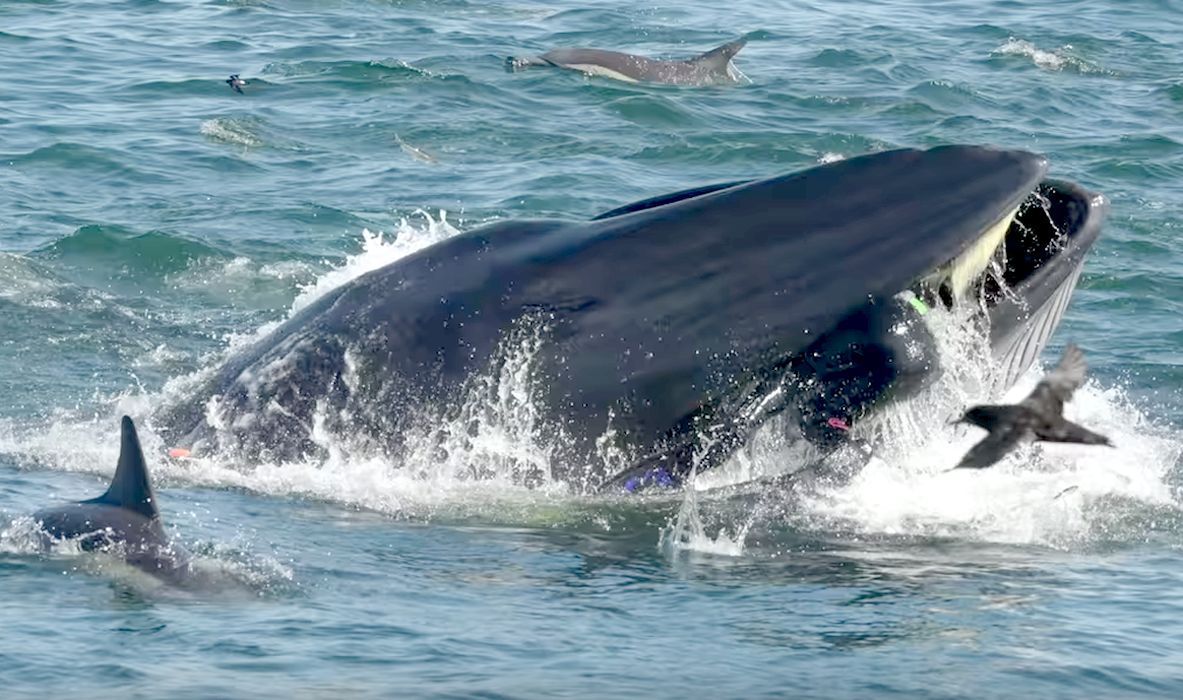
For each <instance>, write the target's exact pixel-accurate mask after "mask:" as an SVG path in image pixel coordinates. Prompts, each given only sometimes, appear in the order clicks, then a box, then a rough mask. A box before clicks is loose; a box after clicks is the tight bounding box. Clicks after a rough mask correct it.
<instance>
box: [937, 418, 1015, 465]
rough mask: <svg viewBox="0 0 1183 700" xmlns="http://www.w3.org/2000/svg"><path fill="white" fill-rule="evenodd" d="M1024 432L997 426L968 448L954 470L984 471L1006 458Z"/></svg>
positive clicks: (1012, 427) (1012, 426)
mask: <svg viewBox="0 0 1183 700" xmlns="http://www.w3.org/2000/svg"><path fill="white" fill-rule="evenodd" d="M1025 432H1026V431H1025V430H1024V429H1023V428H1020V427H1018V426H1016V425H1008V426H999V427H997V428H995V429H994V430H993V431H992V432H991V433H990V434H989V435H987V436H986V437H984V438H982V439H981V440H980V441H979V442H978V444H976V445H974V446H973V447H971V448H969V452H966V453H965V456H964V457H962V458H961V461H960V462H958V463H957V466H956V467H953V468H954V469H985V468H986V467H988V466H990V465H992V464H994V463H995V462H997V461H998V460H1000V459H1002V458H1003V457H1004V456H1006V453H1007V452H1010V451H1011V450H1013V449H1014V448H1015V446H1016V445H1018V444H1019V441H1020V440H1022V439H1023V434H1024V433H1025Z"/></svg>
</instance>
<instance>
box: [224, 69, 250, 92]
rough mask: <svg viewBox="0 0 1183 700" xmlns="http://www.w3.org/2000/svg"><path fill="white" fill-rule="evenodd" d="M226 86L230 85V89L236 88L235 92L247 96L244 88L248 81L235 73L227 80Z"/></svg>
mask: <svg viewBox="0 0 1183 700" xmlns="http://www.w3.org/2000/svg"><path fill="white" fill-rule="evenodd" d="M226 84H227V85H229V86H230V87H232V88H234V91H235V92H237V93H239V94H245V93H243V91H242V88H243V86H244V85H246V81H245V80H243V79H242V78H240V77H238V73H235V74H234V75H232V76H230V77H229V78H227V79H226Z"/></svg>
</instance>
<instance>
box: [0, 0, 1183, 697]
mask: <svg viewBox="0 0 1183 700" xmlns="http://www.w3.org/2000/svg"><path fill="white" fill-rule="evenodd" d="M1180 19H1183V5H1180V3H1178V2H1174V1H1167V0H1159V1H1157V2H1155V1H1151V0H1133V1H1130V2H1116V1H1115V0H1111V1H1110V2H1085V1H1075V2H1073V1H1065V2H1058V3H1051V4H1046V5H1044V6H1040V5H1037V4H1033V3H1019V2H1009V1H1001V0H992V1H989V2H946V3H940V4H939V7H938V6H937V5H934V4H933V3H926V2H919V1H918V0H914V1H910V0H884V1H881V2H857V3H856V2H842V3H838V2H832V3H822V2H813V3H801V2H793V3H789V2H778V1H771V0H770V1H768V2H761V3H732V4H729V5H724V6H720V5H718V4H714V3H706V2H698V1H694V2H683V3H678V4H677V5H676V6H675V5H673V4H670V5H669V6H666V7H654V6H637V5H625V4H618V3H603V2H593V3H588V4H584V5H576V4H573V3H571V2H569V0H559V2H557V3H546V4H543V3H531V2H527V1H525V0H522V1H521V2H516V3H506V2H472V3H469V2H464V1H461V0H437V1H432V2H414V1H407V2H397V1H393V0H391V1H387V2H379V1H377V0H373V1H363V0H337V1H331V0H220V1H206V2H184V3H182V2H162V1H159V0H136V1H132V2H118V3H117V2H111V3H99V2H86V1H85V0H5V1H4V2H3V3H0V66H3V67H4V69H5V73H6V75H5V82H4V86H3V87H2V88H0V95H2V99H0V395H2V396H4V397H5V398H6V400H5V401H3V402H0V516H2V518H3V522H4V523H5V524H6V525H5V527H4V532H3V535H2V536H0V572H2V575H0V597H2V598H3V600H4V601H5V604H4V605H3V606H0V627H2V628H3V630H4V634H3V636H2V637H0V686H2V687H3V688H4V689H5V691H4V695H5V697H45V696H58V695H62V694H64V693H67V692H69V693H71V694H80V695H85V696H89V697H108V696H119V697H161V696H165V695H167V696H172V697H222V696H251V697H337V696H341V695H345V694H349V695H350V696H354V697H402V696H414V697H420V696H440V697H472V696H482V697H558V696H566V697H605V696H615V695H623V694H625V693H634V694H643V695H644V696H646V697H688V696H690V697H697V696H703V695H711V696H719V697H737V698H738V697H744V698H748V697H882V696H890V695H897V696H904V697H975V698H976V697H1013V696H1016V695H1019V694H1027V695H1032V696H1048V697H1094V696H1103V697H1122V696H1178V695H1179V694H1180V693H1181V692H1183V635H1181V634H1180V633H1179V631H1178V630H1177V625H1176V624H1175V620H1176V619H1177V618H1178V617H1179V616H1180V614H1181V613H1183V595H1181V594H1180V591H1181V590H1183V585H1181V584H1183V562H1181V561H1180V553H1181V551H1183V502H1181V500H1180V493H1179V486H1180V483H1181V482H1180V468H1181V466H1183V464H1181V461H1180V454H1181V452H1183V239H1181V238H1180V236H1179V226H1180V224H1179V222H1180V220H1181V218H1183V217H1181V214H1183V38H1181V35H1180V33H1179V32H1178V31H1177V26H1178V24H1179V22H1180ZM741 34H748V35H749V36H750V38H751V41H750V43H749V45H748V46H747V48H745V49H744V51H743V52H742V53H741V54H740V55H739V57H738V59H737V65H738V66H739V68H740V69H741V70H742V71H743V72H744V73H745V74H746V75H747V77H748V78H749V79H750V81H751V82H750V84H745V85H741V86H736V87H710V88H700V89H685V88H669V87H661V86H640V85H630V84H624V83H617V82H611V81H609V80H606V79H599V78H595V79H589V78H584V77H582V76H580V75H578V74H574V73H567V72H560V71H546V70H537V71H530V72H525V73H518V74H510V73H506V72H505V71H504V68H503V65H502V62H503V59H504V57H505V56H507V55H510V54H518V53H534V52H538V51H541V50H544V49H546V48H549V47H552V46H558V45H592V46H600V47H604V48H615V49H625V50H632V51H637V52H641V53H646V54H650V55H661V56H682V55H689V54H693V53H697V52H700V51H704V50H706V49H708V48H711V47H713V46H715V45H717V44H720V43H723V42H724V41H727V40H730V39H732V38H734V37H736V36H738V35H741ZM230 73H239V74H241V75H242V77H243V78H244V79H246V80H247V81H248V85H247V87H246V92H245V94H243V95H239V94H236V93H234V92H233V91H231V90H230V88H229V87H228V86H227V85H226V84H225V83H224V82H223V81H224V80H225V78H226V77H227V76H228V75H229V74H230ZM948 142H982V143H993V144H998V145H1003V146H1008V147H1020V148H1026V149H1030V150H1034V151H1039V152H1043V153H1046V154H1048V156H1049V157H1050V160H1051V163H1052V166H1051V172H1052V174H1053V175H1054V176H1058V177H1066V178H1069V179H1073V180H1076V181H1079V182H1081V183H1082V184H1084V185H1086V186H1087V187H1089V188H1092V189H1095V190H1098V191H1101V192H1104V193H1105V194H1106V195H1108V196H1109V197H1110V199H1111V200H1112V205H1113V206H1112V212H1111V215H1110V218H1109V220H1108V223H1107V225H1106V228H1105V231H1104V234H1103V236H1102V238H1101V239H1100V240H1099V241H1098V243H1097V245H1096V246H1095V247H1094V249H1093V251H1092V253H1091V254H1090V257H1089V258H1088V262H1087V265H1086V267H1085V273H1084V276H1083V278H1082V280H1081V284H1080V287H1079V288H1078V290H1077V293H1076V295H1075V298H1074V301H1073V304H1072V306H1071V307H1070V308H1069V310H1068V312H1067V316H1066V318H1065V320H1064V322H1063V324H1062V326H1061V328H1060V330H1059V332H1058V333H1057V335H1056V337H1055V340H1054V342H1053V347H1052V348H1051V349H1050V350H1049V356H1048V357H1045V358H1044V359H1045V361H1051V360H1054V353H1058V351H1059V348H1060V347H1061V345H1062V344H1063V343H1064V342H1066V341H1068V340H1074V341H1076V342H1077V343H1079V344H1080V345H1081V346H1082V347H1083V348H1084V349H1085V351H1086V353H1087V354H1088V357H1089V360H1090V362H1091V365H1092V380H1091V382H1090V383H1089V384H1088V385H1087V386H1086V387H1085V389H1084V390H1082V391H1081V392H1080V393H1079V394H1078V396H1077V399H1076V400H1075V401H1074V402H1073V404H1072V405H1071V406H1070V411H1071V412H1072V415H1074V416H1075V417H1076V418H1078V419H1079V420H1081V421H1082V422H1085V423H1087V424H1088V425H1090V426H1093V427H1096V428H1097V429H1099V430H1102V431H1103V432H1106V433H1108V434H1110V435H1111V436H1112V437H1113V438H1114V441H1115V442H1116V443H1117V444H1118V447H1117V449H1116V450H1114V451H1101V452H1098V451H1090V450H1088V449H1085V448H1048V449H1047V450H1034V451H1028V452H1025V453H1022V454H1021V455H1020V456H1019V458H1018V459H1013V460H1011V461H1009V462H1008V463H1006V464H1005V465H1002V466H1000V467H999V468H997V469H995V470H991V471H990V472H987V473H982V474H968V475H961V474H956V475H951V476H944V477H942V476H939V475H938V472H939V471H940V470H941V469H943V468H945V467H946V466H947V465H948V464H951V463H953V462H954V461H955V460H956V458H957V457H958V456H959V455H960V453H961V451H962V450H964V449H965V448H966V447H967V446H968V445H969V444H971V443H972V442H973V440H974V437H975V436H974V435H972V434H970V433H967V432H944V430H945V429H942V428H931V427H928V428H921V429H919V430H914V431H912V432H910V433H908V434H906V435H903V436H902V437H900V439H899V440H898V442H897V444H895V445H894V446H893V449H892V450H890V451H889V452H888V453H886V454H885V455H884V459H883V461H882V463H877V464H874V465H872V466H871V467H868V469H867V470H866V472H865V473H864V474H861V475H860V476H859V477H858V478H856V479H855V480H854V481H853V482H852V483H850V484H846V485H843V486H834V487H824V486H823V487H819V488H818V489H816V490H811V491H807V492H801V493H779V492H774V493H769V494H763V495H760V494H752V493H750V492H740V493H738V494H730V493H729V494H726V495H719V494H717V493H702V494H698V495H697V497H696V498H695V499H685V500H683V499H682V498H680V497H675V498H672V499H654V500H636V499H634V500H625V501H617V500H613V499H607V500H597V499H587V498H576V497H573V496H570V495H568V494H567V493H566V492H565V490H564V489H563V488H562V485H561V484H544V485H543V487H541V488H539V489H535V490H526V489H523V488H520V487H517V486H514V485H513V484H511V483H503V482H501V481H499V480H496V479H494V480H492V481H490V482H485V483H473V482H466V481H462V480H457V479H455V478H453V477H452V476H451V475H450V474H448V473H446V472H444V471H442V470H434V469H433V465H431V464H421V465H416V467H417V468H416V469H414V470H408V469H398V468H396V467H395V466H394V465H389V464H384V463H382V462H380V461H377V460H371V459H365V458H361V457H357V456H355V455H350V454H342V453H334V454H333V455H332V456H330V458H329V459H328V460H327V461H325V462H322V463H302V464H286V465H271V464H234V463H228V464H226V463H216V462H206V461H201V460H192V461H172V460H167V459H165V458H164V457H163V456H162V455H161V452H162V448H163V447H165V446H164V445H162V444H161V443H160V441H159V439H158V438H156V436H155V435H154V433H153V432H152V429H151V425H150V422H145V420H146V418H147V416H149V415H150V414H151V412H152V409H153V407H155V406H157V405H159V403H160V402H161V401H162V400H164V398H165V397H175V396H177V395H178V394H183V392H184V391H185V387H186V386H187V384H186V381H185V380H186V378H191V377H192V376H194V373H198V372H200V371H201V370H203V369H208V368H210V367H212V366H215V365H216V364H217V362H218V360H219V358H220V357H221V356H222V355H223V353H224V352H225V351H226V348H227V347H228V346H231V345H233V344H235V343H241V342H245V341H246V340H249V339H250V338H251V337H254V336H255V335H256V334H257V333H258V332H260V329H263V328H265V326H266V324H269V323H274V322H276V321H279V320H281V319H283V318H286V317H287V315H288V314H289V313H290V312H291V311H292V310H293V309H294V308H298V307H300V306H302V305H303V304H306V303H307V302H308V301H309V300H310V299H312V298H314V297H315V296H316V295H318V294H319V293H322V292H323V291H325V290H327V289H329V288H331V287H332V286H333V285H335V284H339V283H341V282H343V281H345V280H347V279H349V278H351V277H353V276H355V275H357V274H360V272H361V271H363V270H366V269H371V268H373V267H376V266H378V265H381V264H383V263H384V262H387V261H390V260H394V259H397V258H398V257H400V256H401V255H404V254H406V253H407V252H409V251H410V250H413V249H415V248H417V247H421V246H423V245H427V244H429V243H431V242H432V241H434V240H439V239H440V238H442V237H446V236H448V235H452V234H454V233H455V232H457V231H463V230H467V229H471V228H473V227H476V226H479V225H481V224H483V223H486V222H489V221H494V220H500V219H505V218H513V217H526V216H540V215H542V216H557V217H585V216H588V215H592V214H594V213H597V212H599V211H602V210H605V209H608V208H611V207H614V206H617V205H620V204H623V203H625V202H628V201H631V200H634V199H638V198H640V197H644V196H649V195H654V194H658V193H661V192H665V191H670V190H674V189H679V188H684V187H688V186H693V185H698V184H704V183H708V182H718V181H726V180H731V179H739V178H749V177H758V176H765V175H773V174H778V173H781V172H784V171H788V170H793V169H798V168H803V167H808V166H811V165H815V164H817V163H819V162H826V161H830V160H835V159H838V158H843V157H848V156H852V155H857V154H860V153H864V152H868V151H873V150H881V149H885V148H890V147H896V146H927V145H935V144H940V143H948ZM380 233H381V235H379V234H380ZM1035 379H1036V377H1035V376H1032V377H1029V378H1027V379H1026V380H1025V382H1026V383H1025V384H1023V385H1020V387H1019V388H1018V391H1019V392H1020V393H1021V391H1022V390H1023V389H1024V388H1026V387H1029V386H1030V385H1031V383H1032V382H1034V381H1035ZM124 412H127V413H130V414H131V415H133V416H135V417H137V418H139V419H141V426H142V431H143V433H144V437H145V443H146V444H145V446H146V448H148V450H149V452H150V454H151V455H152V460H153V462H154V464H153V468H154V475H155V477H156V479H157V481H158V486H159V490H160V494H159V495H160V499H161V504H162V509H163V511H164V513H165V518H166V520H167V522H168V523H169V525H170V528H171V530H172V532H173V533H174V534H175V535H176V536H177V537H178V538H179V539H180V540H181V541H183V542H184V543H185V544H186V545H187V546H188V547H189V548H190V549H192V550H193V551H194V552H196V554H197V555H198V559H199V563H200V564H201V566H202V567H203V570H205V571H206V573H207V574H208V576H207V577H206V578H207V579H208V583H209V585H205V586H202V587H198V588H194V589H173V588H170V587H165V586H161V585H159V584H157V583H155V582H154V581H153V580H151V579H149V578H147V577H145V576H144V575H142V574H138V573H137V572H135V571H131V570H128V569H127V567H125V566H123V565H121V564H119V563H117V562H115V561H112V560H110V559H105V558H102V557H94V556H90V555H87V556H82V555H78V554H74V553H71V552H69V551H61V550H55V551H53V552H50V553H43V552H41V551H40V550H39V549H38V548H36V547H34V546H33V545H32V544H31V536H30V530H29V526H28V523H27V521H25V520H22V519H21V516H22V514H25V513H28V512H31V511H32V510H35V509H36V508H38V507H40V506H42V505H44V504H46V503H49V502H52V501H55V500H58V499H77V498H83V497H89V496H93V495H97V494H98V493H99V491H100V490H101V489H102V488H103V485H104V482H105V479H106V478H108V477H109V475H110V473H111V470H112V466H113V464H114V461H115V453H116V450H117V436H116V427H117V418H118V416H119V415H120V414H121V413H124ZM510 423H511V424H509V425H508V426H507V429H506V434H505V436H503V437H505V438H506V440H504V441H503V444H500V445H499V446H496V447H495V448H490V449H494V450H501V451H502V452H503V453H510V454H512V453H514V452H515V451H528V449H529V447H530V445H529V444H524V443H523V441H525V443H528V442H529V440H528V432H529V431H523V430H515V427H518V428H520V427H521V426H515V425H514V424H512V421H511V422H510ZM523 436H524V437H523ZM1102 452H1103V453H1102ZM764 458H765V459H770V460H772V461H774V462H775V461H777V460H778V459H779V460H782V461H783V460H784V459H787V458H788V457H786V456H785V455H777V454H775V453H774V454H772V455H770V456H768V455H766V456H765V457H764ZM412 472H413V473H412Z"/></svg>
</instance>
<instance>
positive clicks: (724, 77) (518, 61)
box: [505, 39, 748, 85]
mask: <svg viewBox="0 0 1183 700" xmlns="http://www.w3.org/2000/svg"><path fill="white" fill-rule="evenodd" d="M747 41H748V40H747V39H736V40H735V41H730V42H727V43H726V44H723V45H722V46H718V47H716V48H713V49H711V50H710V51H707V52H706V53H704V54H700V55H698V56H695V57H693V58H688V59H685V60H675V61H662V60H658V59H653V58H646V57H644V56H637V55H634V54H629V53H620V52H618V51H605V50H603V49H551V50H550V51H547V52H546V53H544V54H540V55H538V56H523V57H515V56H510V57H509V58H507V59H506V64H505V65H506V68H507V69H508V70H511V71H516V70H524V69H526V68H530V67H534V66H553V67H556V68H566V69H568V70H575V71H579V72H581V73H585V74H587V75H598V76H603V77H606V78H614V79H616V80H623V81H625V82H630V83H640V82H645V83H665V84H667V85H716V84H722V83H735V82H739V81H740V80H742V79H743V74H741V73H740V72H739V70H738V69H737V68H736V67H735V65H734V64H733V63H732V62H731V59H733V58H734V57H735V54H737V53H739V51H740V49H742V48H743V47H744V45H745V44H747Z"/></svg>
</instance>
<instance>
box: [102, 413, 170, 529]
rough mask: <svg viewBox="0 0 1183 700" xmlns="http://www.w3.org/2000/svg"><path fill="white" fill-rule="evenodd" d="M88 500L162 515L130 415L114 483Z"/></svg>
mask: <svg viewBox="0 0 1183 700" xmlns="http://www.w3.org/2000/svg"><path fill="white" fill-rule="evenodd" d="M86 502H87V503H102V504H104V505H109V506H116V507H118V508H124V509H127V510H130V511H133V512H135V513H139V514H140V515H142V516H144V517H145V518H148V519H150V520H154V519H158V518H160V510H159V509H158V508H157V507H156V494H155V493H154V492H153V491H152V482H151V481H150V480H149V479H148V466H147V465H146V464H145V463H144V451H143V450H142V449H140V438H139V436H137V435H136V426H135V424H134V423H132V421H131V418H128V417H127V416H124V417H123V423H122V437H121V441H120V446H119V463H118V464H117V465H116V467H115V477H114V478H113V479H111V485H110V486H109V487H107V492H106V493H104V494H103V495H102V496H99V497H98V498H94V499H91V500H90V501H86Z"/></svg>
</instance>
